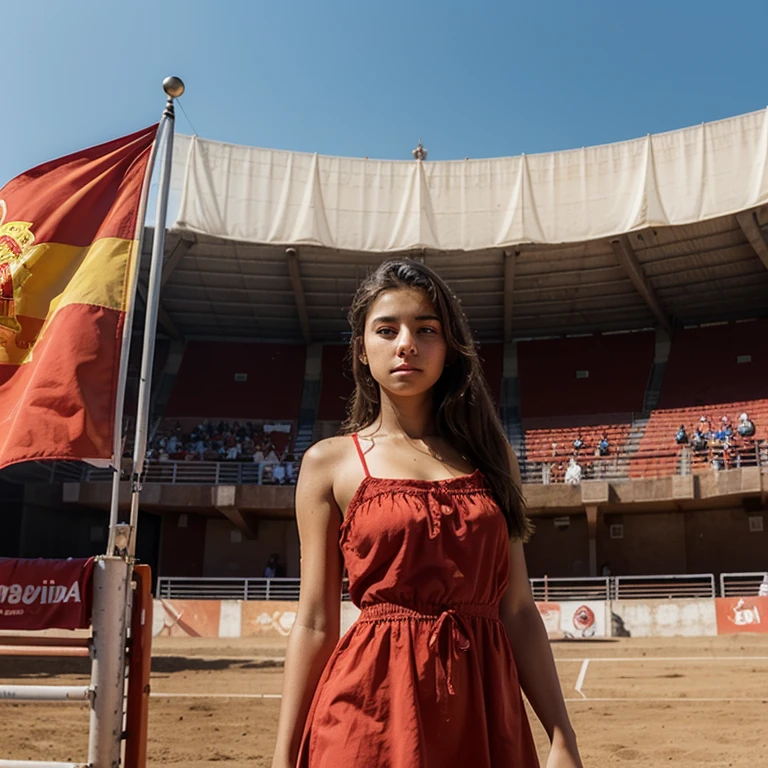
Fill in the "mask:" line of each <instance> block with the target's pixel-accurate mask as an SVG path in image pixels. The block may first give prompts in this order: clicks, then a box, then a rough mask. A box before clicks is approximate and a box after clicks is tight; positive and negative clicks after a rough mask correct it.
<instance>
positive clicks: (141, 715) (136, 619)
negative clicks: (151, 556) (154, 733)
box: [125, 565, 153, 768]
mask: <svg viewBox="0 0 768 768" xmlns="http://www.w3.org/2000/svg"><path fill="white" fill-rule="evenodd" d="M133 578H134V581H135V582H136V589H135V591H134V595H133V607H132V609H131V640H130V648H129V652H128V658H129V667H128V700H127V704H126V707H127V709H126V721H125V729H126V737H125V765H126V768H145V766H146V764H147V728H148V724H149V675H150V671H151V667H152V614H153V602H152V593H151V591H150V590H151V587H152V572H151V570H150V567H149V566H148V565H137V566H135V567H134V569H133Z"/></svg>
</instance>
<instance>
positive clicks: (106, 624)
mask: <svg viewBox="0 0 768 768" xmlns="http://www.w3.org/2000/svg"><path fill="white" fill-rule="evenodd" d="M163 89H164V90H165V92H166V94H167V95H168V100H167V102H166V105H165V110H164V111H163V117H162V119H161V120H160V125H159V127H158V130H157V136H156V139H155V146H156V147H157V146H159V144H160V142H161V140H162V139H163V137H165V145H164V147H163V154H162V156H161V161H160V162H161V166H160V188H159V192H158V200H157V216H156V220H155V234H154V240H153V242H152V260H151V264H150V273H149V285H148V289H147V299H146V317H145V321H144V347H143V350H142V361H141V377H140V379H139V403H138V409H137V414H136V433H135V446H134V458H133V473H132V484H131V519H130V527H129V528H128V530H127V531H126V530H125V527H124V526H122V525H120V524H119V523H118V522H117V520H118V501H119V482H120V478H119V467H116V468H115V469H116V471H115V474H116V478H115V480H114V483H113V486H112V507H111V509H110V530H109V549H108V550H107V555H106V557H100V558H98V559H97V561H96V564H95V567H94V575H93V584H94V586H93V644H92V664H91V687H92V689H93V691H94V694H93V699H92V705H91V720H90V735H89V739H88V766H89V768H117V766H119V765H120V754H121V742H122V731H123V714H124V712H123V708H124V702H123V695H124V690H125V647H126V639H127V615H128V608H129V605H130V595H129V591H130V579H131V564H132V560H133V555H134V553H135V551H136V523H137V518H138V508H139V492H140V490H141V475H142V473H143V471H144V458H145V456H146V448H147V426H148V421H149V390H150V386H151V383H152V359H153V357H154V354H155V333H156V325H157V313H158V303H159V299H160V277H161V275H162V267H163V255H164V248H165V219H166V213H167V210H168V188H169V186H170V179H171V157H172V153H173V123H174V109H173V100H174V98H178V97H179V96H181V94H182V93H184V83H183V82H182V81H181V80H180V79H179V78H177V77H167V78H166V79H165V80H164V81H163ZM144 207H146V206H144ZM136 273H137V274H138V265H137V268H136ZM126 321H127V319H126ZM124 345H125V341H124ZM124 353H125V354H126V357H127V350H125V349H124ZM124 388H125V385H124V383H123V392H124ZM118 410H121V406H120V405H118ZM120 428H121V425H117V424H116V429H120ZM117 445H118V441H117V439H115V446H117ZM115 461H116V462H118V461H119V455H118V453H117V452H116V454H115Z"/></svg>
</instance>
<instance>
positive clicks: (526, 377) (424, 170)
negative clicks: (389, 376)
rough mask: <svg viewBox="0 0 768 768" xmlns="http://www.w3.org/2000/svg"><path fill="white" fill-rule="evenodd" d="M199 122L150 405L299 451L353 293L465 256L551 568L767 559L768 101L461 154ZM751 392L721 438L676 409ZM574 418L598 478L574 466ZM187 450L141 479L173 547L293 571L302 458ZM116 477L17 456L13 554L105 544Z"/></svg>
mask: <svg viewBox="0 0 768 768" xmlns="http://www.w3.org/2000/svg"><path fill="white" fill-rule="evenodd" d="M179 138H180V140H179V141H178V142H177V146H176V149H175V160H176V167H175V171H174V173H175V198H176V207H177V211H176V219H175V224H174V225H173V227H172V228H171V230H170V232H169V233H168V238H167V242H166V261H165V267H164V270H163V278H162V282H163V290H162V296H161V309H160V319H159V332H160V337H159V339H158V345H157V359H156V367H155V370H156V379H155V381H154V382H153V385H154V389H153V392H154V394H153V406H152V410H153V417H152V419H153V424H154V425H155V430H159V432H160V433H162V432H163V430H165V431H167V432H171V431H173V430H175V429H176V426H177V424H178V425H179V426H180V428H181V429H182V432H183V433H184V434H185V435H189V434H191V433H192V432H193V431H194V430H195V428H196V425H197V424H198V423H199V422H200V421H201V420H210V421H212V422H218V421H227V422H233V421H235V420H237V421H238V422H241V423H245V422H251V423H252V424H254V425H255V427H254V428H255V429H257V430H259V434H263V433H264V432H268V431H270V430H272V429H273V428H274V426H275V425H290V427H289V430H290V432H289V434H290V438H287V439H286V440H285V441H278V442H280V443H281V444H280V450H281V451H283V450H286V449H289V450H291V451H293V452H295V453H296V454H297V455H300V454H301V452H302V451H303V450H305V449H306V447H307V446H308V445H310V444H311V443H312V442H313V441H315V440H318V439H321V438H322V437H325V436H328V435H330V434H334V433H335V431H336V429H337V428H338V425H339V423H340V421H341V419H342V418H343V415H344V407H345V399H346V397H347V396H348V394H349V391H350V389H351V382H350V379H349V376H348V375H347V374H346V373H345V364H344V354H345V346H344V344H345V341H346V334H347V327H346V322H345V309H346V307H347V305H348V304H349V301H350V298H351V296H352V293H353V291H354V289H355V286H356V284H357V282H358V281H359V279H360V278H361V277H362V276H363V275H364V274H365V272H366V270H368V269H370V268H371V267H372V266H375V265H377V264H379V263H380V262H381V261H382V260H383V259H385V258H387V257H388V256H391V255H393V254H405V255H409V256H411V257H413V258H417V259H423V260H424V261H425V262H426V263H427V264H429V265H430V266H431V267H433V268H434V269H436V270H437V271H438V272H439V273H440V274H441V275H442V276H443V277H444V278H445V279H446V280H447V281H448V282H449V284H450V285H451V286H452V288H453V289H454V290H455V291H456V293H457V295H458V296H459V298H460V299H461V301H462V304H463V306H464V308H465V310H466V313H467V315H468V318H469V321H470V324H471V326H472V328H473V329H474V331H475V333H476V337H477V340H478V343H479V345H480V351H481V356H482V358H483V361H484V366H485V372H486V376H487V378H488V381H489V384H490V386H491V390H492V391H493V393H494V396H495V397H496V398H497V402H498V405H499V408H500V413H501V415H502V419H503V422H504V424H505V427H506V429H507V433H508V436H509V438H510V441H511V442H512V444H513V445H514V447H515V449H516V450H517V452H518V454H519V456H520V458H521V463H522V466H523V471H524V479H525V481H526V497H527V501H528V506H529V509H530V511H531V514H532V515H533V517H534V519H535V522H536V523H537V533H536V535H535V536H534V538H533V539H532V541H531V543H530V544H529V545H528V559H529V567H530V570H531V574H532V575H533V576H537V577H538V576H544V575H548V576H552V577H589V576H596V575H598V574H599V573H600V571H601V569H602V568H603V567H604V566H605V567H607V568H609V569H610V570H611V572H613V573H615V574H618V573H621V574H628V575H631V574H656V573H665V574H685V573H714V574H720V573H722V572H727V571H762V570H764V569H765V568H766V567H768V565H767V564H766V559H765V555H764V553H765V536H766V535H768V533H764V532H763V525H762V521H763V520H764V519H765V517H766V516H767V515H766V512H765V509H766V498H767V496H768V345H766V342H765V339H766V335H767V332H768V113H765V112H760V113H755V114H751V115H744V116H741V117H737V118H733V119H731V120H725V121H720V122H718V123H713V124H708V125H703V126H699V127H696V128H691V129H685V130H682V131H675V132H672V133H669V134H663V135H660V136H652V137H646V138H644V139H639V140H637V141H633V142H622V143H620V144H614V145H608V146H604V147H593V148H587V149H584V150H579V151H573V152H562V153H553V154H551V155H540V156H532V157H521V158H501V159H494V160H465V161H459V162H450V163H440V162H437V163H432V162H424V161H421V160H415V161H413V162H399V161H373V160H367V159H365V160H352V159H345V158H327V157H326V158H323V157H318V156H316V155H305V154H301V153H290V152H278V151H274V150H261V149H255V148H248V147H234V146H231V145H224V144H220V143H217V142H210V141H206V140H202V139H199V138H196V137H195V138H190V137H179ZM147 242H149V239H147ZM145 265H146V260H145ZM145 269H146V266H145ZM144 279H146V274H145V275H144ZM140 295H142V292H141V290H140ZM140 314H141V313H137V317H139V316H140ZM136 338H138V334H137V335H136ZM130 395H131V387H130V386H129V398H130ZM127 412H128V413H130V412H131V409H130V399H129V406H128V409H127ZM743 412H746V413H747V414H748V415H749V417H750V419H751V420H752V421H753V422H754V424H755V434H754V435H751V436H748V437H745V438H743V439H739V438H737V437H734V438H733V439H732V440H729V441H728V445H727V446H724V441H723V440H720V439H718V440H715V439H711V440H710V442H711V445H710V446H709V447H708V451H707V453H706V454H704V453H702V452H695V451H693V450H692V448H691V447H690V445H682V446H681V445H678V444H677V443H676V442H675V432H676V430H677V429H678V427H679V426H680V425H681V424H684V425H685V426H686V429H687V430H688V432H689V434H691V435H692V434H693V432H694V429H695V427H696V425H697V424H698V423H699V422H700V419H701V418H702V417H704V418H706V419H707V420H708V421H709V422H711V423H715V422H717V423H720V422H722V419H723V418H727V419H728V420H729V421H730V422H732V424H733V426H734V429H735V426H736V423H737V421H738V417H739V415H740V414H741V413H743ZM713 431H714V429H713ZM277 433H278V434H285V432H283V431H282V429H281V430H277ZM603 437H605V439H606V440H607V442H608V445H609V448H608V450H607V452H605V453H602V454H601V452H600V450H599V443H600V441H601V440H602V439H603ZM577 439H580V440H581V442H582V443H583V445H581V446H579V448H578V449H576V458H577V460H578V461H579V463H580V465H581V466H582V469H583V475H582V481H581V483H580V484H578V485H566V484H564V483H563V482H562V481H563V479H564V474H565V465H566V463H567V462H568V460H569V458H570V457H571V456H573V454H574V441H576V440H577ZM168 459H169V461H168V462H167V463H165V462H164V466H162V467H159V465H151V466H150V469H149V472H148V474H147V483H146V486H145V492H144V496H143V501H142V513H143V514H144V516H145V518H146V521H147V522H146V524H144V521H142V525H141V526H140V532H141V533H140V544H139V546H140V555H142V556H143V557H144V559H145V560H147V561H149V562H150V563H151V564H152V565H153V566H154V567H155V568H154V570H155V572H156V573H158V572H159V575H160V576H184V577H203V576H205V577H248V576H260V575H261V572H262V570H263V564H264V563H265V562H266V561H267V559H268V557H269V556H270V554H272V553H273V552H276V553H279V554H280V556H281V558H282V562H283V564H284V569H285V573H286V575H287V576H295V575H297V574H298V545H297V541H296V535H295V530H294V529H295V526H294V525H293V491H292V488H291V487H290V484H288V485H285V486H283V485H279V484H278V485H276V484H271V483H269V482H265V477H264V475H263V474H262V473H259V472H255V473H254V472H253V471H252V468H253V461H252V459H251V461H250V462H246V461H240V462H238V461H235V462H231V461H230V462H228V461H223V460H222V461H220V460H217V459H216V457H215V456H214V457H213V458H211V457H206V456H204V455H201V456H199V457H198V459H197V460H192V461H176V462H175V461H173V457H172V456H169V457H168ZM200 459H203V460H200ZM158 467H159V468H158ZM249 467H250V469H249ZM108 477H109V474H108V473H105V472H103V471H102V472H99V471H97V470H94V469H93V468H89V467H85V466H82V465H76V466H69V465H68V466H58V467H51V466H39V465H38V466H27V465H24V466H18V467H13V468H11V469H9V470H6V471H4V472H3V473H2V474H0V484H2V485H1V486H0V490H1V491H2V498H3V500H2V501H1V502H0V503H2V504H4V505H7V506H8V508H9V510H10V513H9V514H4V515H2V516H0V521H1V522H0V525H3V526H6V529H5V530H2V529H0V533H2V534H3V535H0V542H3V543H2V545H0V549H2V548H4V549H5V551H0V555H5V554H16V555H21V556H36V555H40V556H48V557H52V556H56V555H58V554H60V553H61V552H64V551H66V552H67V554H68V555H71V554H72V553H73V552H76V553H78V554H80V553H83V554H89V553H90V551H91V549H93V551H96V550H99V549H101V548H102V543H101V539H100V538H99V537H100V536H101V535H102V533H103V530H102V529H103V528H104V527H105V518H104V510H106V509H108V503H109V486H108V484H107V483H105V482H103V480H105V479H108ZM126 499H127V496H126ZM52 510H57V512H59V513H61V514H57V515H52V514H51V511H52ZM758 519H759V520H760V521H761V523H760V524H758V522H756V521H757V520H758ZM41 531H44V532H45V533H41ZM724 537H725V538H726V539H727V540H728V541H729V542H731V543H732V545H733V546H732V547H731V546H729V547H727V548H726V547H723V546H722V542H723V540H724Z"/></svg>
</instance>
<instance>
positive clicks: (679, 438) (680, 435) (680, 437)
mask: <svg viewBox="0 0 768 768" xmlns="http://www.w3.org/2000/svg"><path fill="white" fill-rule="evenodd" d="M675 442H676V443H677V444H678V445H688V433H687V432H686V431H685V424H681V425H680V428H679V429H678V430H677V432H676V433H675Z"/></svg>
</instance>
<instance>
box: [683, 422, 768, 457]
mask: <svg viewBox="0 0 768 768" xmlns="http://www.w3.org/2000/svg"><path fill="white" fill-rule="evenodd" d="M763 442H765V441H763ZM675 443H676V444H677V445H678V446H681V447H683V446H690V449H691V451H692V453H693V456H694V457H696V458H697V459H698V460H699V462H700V463H708V464H709V465H710V466H711V467H712V469H738V468H739V467H741V466H754V465H756V464H758V463H762V462H761V461H759V457H758V451H759V450H760V449H761V448H762V447H763V446H758V444H757V441H756V440H755V424H754V422H753V421H752V420H751V419H750V418H749V415H748V414H747V413H742V414H741V415H740V416H739V421H738V423H737V424H736V427H735V429H734V426H733V424H732V422H731V419H730V417H729V416H723V417H721V419H720V421H719V422H718V421H713V420H712V419H711V418H710V417H709V416H701V418H700V419H699V421H698V423H697V424H696V426H695V428H694V429H693V431H692V432H691V434H690V435H689V433H688V430H687V429H686V426H685V424H681V425H680V427H679V428H678V430H677V432H676V433H675Z"/></svg>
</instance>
